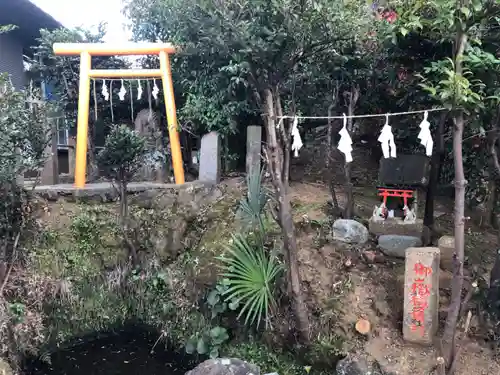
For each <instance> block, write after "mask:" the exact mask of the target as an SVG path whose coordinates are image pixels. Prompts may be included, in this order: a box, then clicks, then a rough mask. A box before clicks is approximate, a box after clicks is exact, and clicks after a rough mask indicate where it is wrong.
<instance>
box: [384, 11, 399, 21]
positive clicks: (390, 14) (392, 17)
mask: <svg viewBox="0 0 500 375" xmlns="http://www.w3.org/2000/svg"><path fill="white" fill-rule="evenodd" d="M382 18H383V19H385V20H386V21H387V22H389V23H394V22H396V20H397V19H398V14H397V13H396V12H395V11H393V10H386V11H384V13H382Z"/></svg>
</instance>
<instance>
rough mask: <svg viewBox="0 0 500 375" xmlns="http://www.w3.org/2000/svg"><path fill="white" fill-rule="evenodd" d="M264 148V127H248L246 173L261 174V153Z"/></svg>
mask: <svg viewBox="0 0 500 375" xmlns="http://www.w3.org/2000/svg"><path fill="white" fill-rule="evenodd" d="M261 147H262V127H261V126H255V125H251V126H249V127H247V156H246V171H247V174H251V173H252V172H253V171H256V173H260V151H261Z"/></svg>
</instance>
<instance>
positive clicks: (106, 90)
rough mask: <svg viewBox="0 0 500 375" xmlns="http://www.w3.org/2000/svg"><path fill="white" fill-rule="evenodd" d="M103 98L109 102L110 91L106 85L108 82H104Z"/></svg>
mask: <svg viewBox="0 0 500 375" xmlns="http://www.w3.org/2000/svg"><path fill="white" fill-rule="evenodd" d="M101 93H102V96H104V100H106V101H109V91H108V86H107V85H106V80H103V81H102V91H101Z"/></svg>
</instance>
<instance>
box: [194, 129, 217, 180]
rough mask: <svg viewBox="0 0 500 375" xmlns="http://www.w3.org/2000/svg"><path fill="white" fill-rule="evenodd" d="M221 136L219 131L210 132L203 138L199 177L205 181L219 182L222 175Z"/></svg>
mask: <svg viewBox="0 0 500 375" xmlns="http://www.w3.org/2000/svg"><path fill="white" fill-rule="evenodd" d="M220 149H221V145H220V137H219V134H217V132H210V133H208V134H205V135H204V136H203V137H202V138H201V147H200V173H199V177H198V179H199V180H200V181H203V182H212V183H219V181H220V175H221V160H220V159H221V153H220Z"/></svg>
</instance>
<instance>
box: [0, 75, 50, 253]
mask: <svg viewBox="0 0 500 375" xmlns="http://www.w3.org/2000/svg"><path fill="white" fill-rule="evenodd" d="M39 99H40V96H39V94H38V93H37V92H36V91H16V90H15V89H14V87H13V86H12V84H11V82H10V79H9V78H8V76H6V75H0V127H1V129H2V132H1V134H0V159H1V161H2V162H1V163H0V187H1V194H2V202H3V204H2V207H3V208H2V211H1V214H0V222H1V229H0V230H1V238H2V242H3V246H2V255H3V256H5V255H6V252H8V248H9V246H10V245H12V241H13V240H14V237H15V236H16V235H17V234H18V233H20V231H21V230H22V228H23V227H24V224H25V222H24V219H25V218H24V211H23V210H22V207H23V205H24V204H25V195H24V186H23V185H22V184H20V182H21V181H22V180H23V176H24V174H25V173H26V172H28V171H36V172H39V171H40V170H41V168H42V167H43V165H44V162H45V157H46V155H45V150H46V146H47V143H48V139H49V138H48V137H49V133H50V114H51V111H53V108H52V107H51V106H50V105H48V104H47V103H43V102H40V101H39ZM35 102H36V104H35ZM3 260H5V258H4V259H3Z"/></svg>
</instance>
